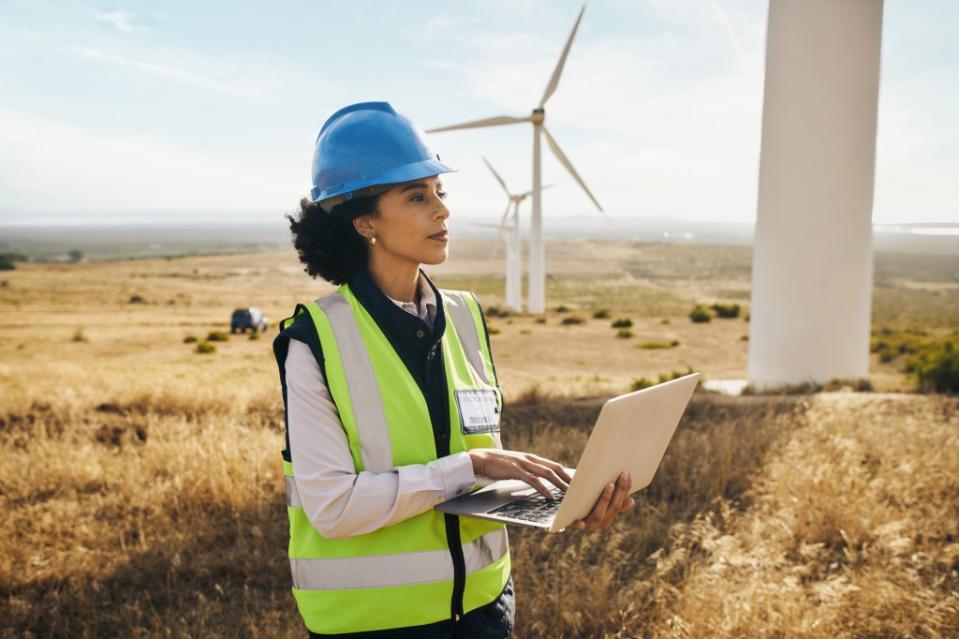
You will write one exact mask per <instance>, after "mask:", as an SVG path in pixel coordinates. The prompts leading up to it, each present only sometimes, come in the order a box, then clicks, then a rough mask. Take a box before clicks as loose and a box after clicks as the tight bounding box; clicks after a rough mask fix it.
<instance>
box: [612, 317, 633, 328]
mask: <svg viewBox="0 0 959 639" xmlns="http://www.w3.org/2000/svg"><path fill="white" fill-rule="evenodd" d="M610 326H612V327H613V328H632V326H633V320H631V319H629V318H628V317H621V318H619V319H618V320H615V321H613V323H612V324H610Z"/></svg>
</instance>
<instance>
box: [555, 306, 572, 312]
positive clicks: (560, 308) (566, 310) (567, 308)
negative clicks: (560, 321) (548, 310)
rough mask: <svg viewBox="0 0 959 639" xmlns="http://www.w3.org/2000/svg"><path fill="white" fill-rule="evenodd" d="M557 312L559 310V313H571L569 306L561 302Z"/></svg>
mask: <svg viewBox="0 0 959 639" xmlns="http://www.w3.org/2000/svg"><path fill="white" fill-rule="evenodd" d="M556 312H557V313H569V307H567V306H565V305H563V304H560V305H559V306H557V307H556Z"/></svg>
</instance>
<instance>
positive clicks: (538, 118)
mask: <svg viewBox="0 0 959 639" xmlns="http://www.w3.org/2000/svg"><path fill="white" fill-rule="evenodd" d="M584 11H586V5H585V4H584V5H583V8H582V9H580V10H579V15H578V16H576V23H575V24H574V25H573V30H572V31H571V32H570V34H569V38H567V40H566V45H565V46H564V47H563V51H562V53H561V54H560V56H559V62H557V63H556V68H555V69H553V75H552V76H551V77H550V79H549V83H548V84H547V85H546V90H545V91H544V92H543V97H542V98H541V99H540V101H539V106H537V107H536V108H534V109H533V111H532V113H531V114H530V115H528V116H525V117H514V116H509V115H501V116H498V117H494V118H486V119H484V120H474V121H472V122H464V123H462V124H454V125H451V126H444V127H438V128H434V129H427V133H439V132H441V131H453V130H456V129H475V128H481V127H488V126H499V125H502V124H519V123H521V122H530V123H532V125H533V189H532V193H531V194H532V196H533V217H532V222H531V224H530V238H529V241H530V256H529V305H528V306H529V311H530V312H531V313H542V312H543V311H545V310H546V268H545V266H546V262H545V250H544V246H543V223H542V194H541V192H542V171H541V166H540V134H541V133H542V134H543V135H545V136H546V143H547V144H548V145H549V148H550V150H551V151H552V152H553V155H555V156H556V159H557V160H559V162H560V164H562V165H563V166H564V167H566V170H567V171H569V174H570V175H572V176H573V179H574V180H576V183H577V184H579V186H580V187H581V188H582V189H583V191H585V192H586V195H588V196H589V199H590V200H592V202H593V204H595V205H596V208H597V209H598V210H599V211H600V213H603V215H605V213H604V212H603V207H602V206H600V205H599V202H597V201H596V198H595V197H594V196H593V194H592V192H591V191H590V190H589V187H587V186H586V183H585V182H584V181H583V178H581V177H580V176H579V173H577V172H576V169H574V168H573V165H572V163H571V162H570V161H569V158H567V157H566V154H565V153H563V151H562V149H560V148H559V144H557V143H556V140H555V139H554V138H553V136H552V135H550V133H549V131H548V130H547V128H546V126H545V124H544V122H545V120H546V110H545V109H544V108H543V107H544V105H545V104H546V101H547V100H549V98H550V96H551V95H553V93H554V92H555V91H556V87H557V86H559V78H560V76H561V75H562V73H563V67H564V66H565V65H566V56H567V55H569V48H570V46H572V44H573V38H574V37H576V30H577V29H578V28H579V22H580V20H582V19H583V12H584ZM507 210H508V209H507ZM504 217H505V214H504ZM607 219H608V218H607Z"/></svg>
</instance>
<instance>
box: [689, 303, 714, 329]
mask: <svg viewBox="0 0 959 639" xmlns="http://www.w3.org/2000/svg"><path fill="white" fill-rule="evenodd" d="M689 319H691V320H692V321H693V323H694V324H702V323H703V322H708V321H709V320H711V319H712V315H710V314H709V307H708V306H705V305H703V304H697V305H696V306H694V307H693V310H691V311H690V312H689Z"/></svg>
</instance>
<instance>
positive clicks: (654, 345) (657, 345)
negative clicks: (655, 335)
mask: <svg viewBox="0 0 959 639" xmlns="http://www.w3.org/2000/svg"><path fill="white" fill-rule="evenodd" d="M678 345H679V342H678V341H676V340H673V341H672V342H667V341H666V340H661V339H651V340H647V341H645V342H640V343H639V344H637V345H636V348H641V349H643V350H647V351H655V350H659V349H663V348H672V347H673V346H678Z"/></svg>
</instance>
